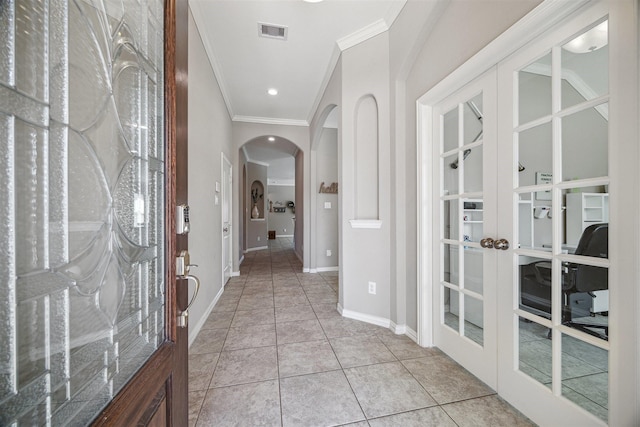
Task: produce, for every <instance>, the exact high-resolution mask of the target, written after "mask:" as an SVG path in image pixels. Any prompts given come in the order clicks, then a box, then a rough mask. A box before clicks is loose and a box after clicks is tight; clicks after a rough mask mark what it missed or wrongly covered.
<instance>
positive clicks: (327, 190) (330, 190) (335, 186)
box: [319, 182, 338, 194]
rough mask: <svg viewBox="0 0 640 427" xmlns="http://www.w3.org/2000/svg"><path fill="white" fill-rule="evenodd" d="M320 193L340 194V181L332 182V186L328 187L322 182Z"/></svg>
mask: <svg viewBox="0 0 640 427" xmlns="http://www.w3.org/2000/svg"><path fill="white" fill-rule="evenodd" d="M319 193H327V194H338V183H337V182H332V183H331V185H330V186H328V187H326V186H325V185H324V182H323V183H322V184H320V191H319Z"/></svg>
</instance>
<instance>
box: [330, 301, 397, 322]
mask: <svg viewBox="0 0 640 427" xmlns="http://www.w3.org/2000/svg"><path fill="white" fill-rule="evenodd" d="M338 312H339V313H340V314H341V315H342V316H344V317H347V318H349V319H354V320H360V321H361V322H366V323H371V324H372V325H377V326H382V327H383V328H389V326H390V325H391V321H390V320H389V319H385V318H384V317H378V316H372V315H370V314H364V313H358V312H357V311H351V310H345V309H344V308H343V307H342V306H341V305H340V304H338Z"/></svg>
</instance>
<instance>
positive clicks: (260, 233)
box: [245, 162, 268, 251]
mask: <svg viewBox="0 0 640 427" xmlns="http://www.w3.org/2000/svg"><path fill="white" fill-rule="evenodd" d="M246 167H247V183H246V184H247V186H246V189H245V190H246V196H245V203H246V206H247V209H248V212H247V228H246V239H247V251H250V250H251V249H255V248H261V247H264V246H267V220H266V218H258V219H254V218H251V209H252V208H253V203H252V201H251V190H250V189H251V184H252V183H253V182H254V181H260V182H261V183H262V188H263V189H265V190H266V188H267V166H264V165H259V164H257V163H252V162H248V163H247V164H246ZM265 193H266V191H265ZM266 200H267V194H264V197H263V198H262V200H259V201H258V204H260V205H261V206H260V208H262V212H264V211H265V210H268V209H265V208H266V204H267V201H266Z"/></svg>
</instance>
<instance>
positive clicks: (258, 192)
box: [251, 180, 264, 219]
mask: <svg viewBox="0 0 640 427" xmlns="http://www.w3.org/2000/svg"><path fill="white" fill-rule="evenodd" d="M263 197H264V187H263V185H262V183H261V182H260V181H257V180H256V181H253V183H252V184H251V201H252V202H253V208H252V209H251V218H252V219H256V218H264V215H262V209H261V208H260V207H258V202H259V201H261V200H262V198H263Z"/></svg>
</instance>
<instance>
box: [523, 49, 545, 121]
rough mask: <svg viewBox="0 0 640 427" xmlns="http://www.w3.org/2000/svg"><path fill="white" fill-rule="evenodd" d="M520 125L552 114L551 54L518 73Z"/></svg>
mask: <svg viewBox="0 0 640 427" xmlns="http://www.w3.org/2000/svg"><path fill="white" fill-rule="evenodd" d="M518 100H519V103H518V123H519V124H521V125H522V124H525V123H528V122H530V121H532V120H535V119H539V118H541V117H545V116H548V115H549V114H551V52H549V53H548V54H546V55H544V56H543V57H542V58H540V59H538V60H537V61H534V62H533V63H531V64H529V65H528V66H527V67H525V68H523V69H522V70H520V71H519V72H518Z"/></svg>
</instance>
